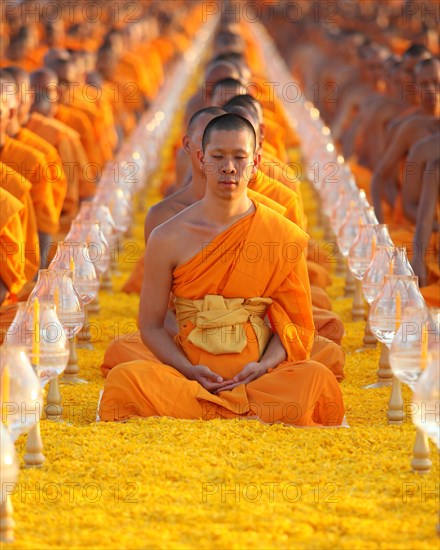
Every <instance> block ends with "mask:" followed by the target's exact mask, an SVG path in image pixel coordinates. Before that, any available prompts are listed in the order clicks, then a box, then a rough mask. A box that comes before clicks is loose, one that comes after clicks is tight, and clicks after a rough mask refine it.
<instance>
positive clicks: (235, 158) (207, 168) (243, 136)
mask: <svg viewBox="0 0 440 550" xmlns="http://www.w3.org/2000/svg"><path fill="white" fill-rule="evenodd" d="M253 145H254V144H253V142H252V138H251V136H250V134H249V132H247V131H246V130H234V131H227V130H214V132H212V134H211V138H210V140H209V142H208V143H207V144H206V147H205V152H204V153H201V154H200V151H199V160H200V163H201V170H202V172H203V174H204V177H205V181H206V193H207V194H208V193H209V194H211V195H212V196H214V197H217V198H220V199H223V200H224V199H226V200H230V199H232V198H235V197H237V196H239V195H241V194H242V193H244V192H245V190H246V188H247V185H248V183H249V180H250V179H251V178H252V176H253V175H254V174H255V172H256V169H257V158H256V155H255V151H254V148H253Z"/></svg>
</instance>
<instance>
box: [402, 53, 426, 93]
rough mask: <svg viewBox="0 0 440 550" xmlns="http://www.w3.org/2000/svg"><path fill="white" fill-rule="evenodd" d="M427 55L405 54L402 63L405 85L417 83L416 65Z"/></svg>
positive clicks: (403, 82)
mask: <svg viewBox="0 0 440 550" xmlns="http://www.w3.org/2000/svg"><path fill="white" fill-rule="evenodd" d="M425 58H426V55H422V56H412V55H405V56H403V59H402V63H401V65H400V78H401V80H402V84H403V85H407V86H408V85H409V84H414V83H415V76H414V67H415V66H416V65H417V63H418V62H419V61H421V60H422V59H425Z"/></svg>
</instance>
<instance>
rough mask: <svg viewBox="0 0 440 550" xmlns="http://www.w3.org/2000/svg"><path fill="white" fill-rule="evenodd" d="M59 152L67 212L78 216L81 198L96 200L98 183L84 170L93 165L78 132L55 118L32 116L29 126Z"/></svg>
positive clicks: (33, 114)
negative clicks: (90, 178) (65, 187)
mask: <svg viewBox="0 0 440 550" xmlns="http://www.w3.org/2000/svg"><path fill="white" fill-rule="evenodd" d="M27 128H29V130H32V131H33V132H35V133H36V134H38V135H39V136H41V137H42V138H43V139H45V140H46V141H48V142H49V143H50V144H52V145H53V146H54V147H55V149H56V150H57V151H58V154H59V156H60V159H61V162H62V163H63V168H64V172H65V174H66V177H67V191H66V197H65V199H64V203H63V210H62V211H63V213H64V214H66V215H67V216H69V217H70V218H73V217H75V215H76V213H77V211H78V207H79V201H80V199H84V198H88V197H93V195H94V193H95V187H96V186H95V183H94V182H92V181H90V180H89V179H87V178H86V175H85V170H84V167H85V166H86V165H87V163H88V162H89V159H88V157H87V154H86V152H85V150H84V147H83V145H82V143H81V139H80V135H79V134H78V132H76V131H75V130H73V129H72V128H70V127H69V126H67V124H64V123H63V122H61V121H59V120H57V119H55V118H48V117H45V116H43V115H41V114H40V113H32V114H31V116H30V119H29V123H28V125H27Z"/></svg>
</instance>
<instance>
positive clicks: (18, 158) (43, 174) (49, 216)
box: [0, 137, 59, 235]
mask: <svg viewBox="0 0 440 550" xmlns="http://www.w3.org/2000/svg"><path fill="white" fill-rule="evenodd" d="M0 161H1V162H4V163H5V164H7V165H8V166H9V167H10V168H12V169H13V170H15V171H16V172H18V173H19V174H21V176H22V177H23V178H25V179H27V180H29V182H30V183H31V186H32V187H31V191H30V192H31V197H32V202H33V205H34V210H35V216H36V218H37V225H38V230H39V231H42V232H44V233H48V234H49V235H55V234H56V233H57V232H58V228H59V214H58V211H57V207H56V205H55V200H54V192H53V185H52V182H51V181H50V178H49V175H48V173H47V170H46V167H45V164H46V158H45V156H44V155H43V154H42V153H40V151H37V150H36V149H34V148H33V147H29V145H25V144H24V143H20V142H19V141H17V140H16V139H12V138H10V137H7V138H6V141H5V144H4V146H3V147H2V149H1V150H0Z"/></svg>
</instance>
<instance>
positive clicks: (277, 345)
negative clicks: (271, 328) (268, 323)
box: [259, 333, 287, 374]
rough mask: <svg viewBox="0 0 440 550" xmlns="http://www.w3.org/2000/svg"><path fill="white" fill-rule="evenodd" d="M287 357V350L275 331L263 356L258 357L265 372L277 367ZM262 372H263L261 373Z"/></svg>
mask: <svg viewBox="0 0 440 550" xmlns="http://www.w3.org/2000/svg"><path fill="white" fill-rule="evenodd" d="M286 359H287V352H286V350H285V349H284V346H283V344H282V342H281V340H280V337H279V336H278V334H277V333H275V334H274V335H273V336H272V338H271V340H270V342H269V345H268V346H267V348H266V350H265V352H264V353H263V357H262V358H261V359H260V361H259V363H260V365H261V366H262V368H263V369H264V372H267V371H268V370H269V369H273V368H275V367H277V366H278V365H279V364H280V363H282V362H283V361H285V360H286ZM263 374H264V373H263Z"/></svg>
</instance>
